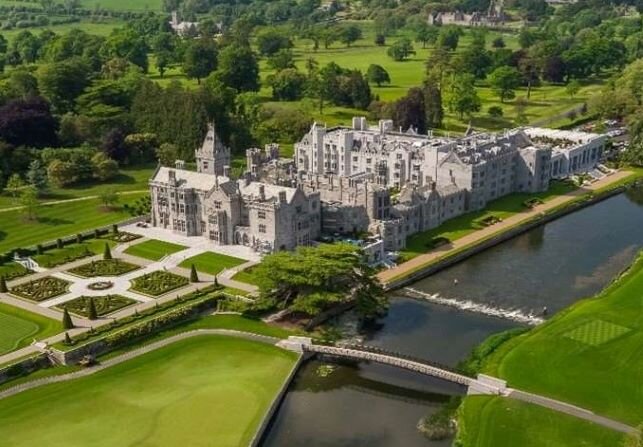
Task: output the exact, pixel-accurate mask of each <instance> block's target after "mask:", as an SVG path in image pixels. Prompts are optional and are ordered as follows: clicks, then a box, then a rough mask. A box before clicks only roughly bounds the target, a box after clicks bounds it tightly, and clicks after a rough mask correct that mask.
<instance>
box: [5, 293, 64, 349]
mask: <svg viewBox="0 0 643 447" xmlns="http://www.w3.org/2000/svg"><path fill="white" fill-rule="evenodd" d="M61 331H62V326H61V324H60V322H58V321H56V320H52V319H50V318H47V317H43V316H42V315H38V314H34V313H32V312H28V311H26V310H23V309H19V308H17V307H13V306H9V305H6V304H3V303H0V355H2V354H6V353H7V352H10V351H13V350H15V349H18V348H22V347H23V346H27V345H29V344H30V343H31V341H32V340H33V339H36V340H42V339H44V338H48V337H51V336H52V335H55V334H57V333H59V332H61Z"/></svg>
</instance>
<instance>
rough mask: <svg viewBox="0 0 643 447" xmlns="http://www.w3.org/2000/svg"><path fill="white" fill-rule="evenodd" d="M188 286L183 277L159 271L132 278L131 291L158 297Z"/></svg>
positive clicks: (186, 280)
mask: <svg viewBox="0 0 643 447" xmlns="http://www.w3.org/2000/svg"><path fill="white" fill-rule="evenodd" d="M188 284H189V281H188V279H187V278H185V277H184V276H179V275H175V274H174V273H170V272H166V271H162V270H159V271H156V272H152V273H146V274H145V275H143V276H139V277H138V278H134V279H133V280H132V287H131V290H133V291H134V292H138V293H142V294H144V295H150V296H160V295H165V294H166V293H168V292H170V291H172V290H174V289H178V288H180V287H184V286H187V285H188Z"/></svg>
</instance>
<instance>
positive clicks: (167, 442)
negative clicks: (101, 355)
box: [0, 336, 296, 447]
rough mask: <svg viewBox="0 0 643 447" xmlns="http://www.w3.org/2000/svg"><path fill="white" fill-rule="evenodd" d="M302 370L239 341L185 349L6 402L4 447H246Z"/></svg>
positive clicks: (1, 404)
mask: <svg viewBox="0 0 643 447" xmlns="http://www.w3.org/2000/svg"><path fill="white" fill-rule="evenodd" d="M295 360H296V356H295V354H294V353H291V352H287V351H284V350H282V349H279V348H276V347H274V346H270V345H265V344H261V343H257V342H251V341H247V340H242V339H236V338H231V337H223V336H203V337H194V338H191V339H189V340H184V341H180V342H177V343H174V344H172V345H170V346H167V347H164V348H161V349H159V350H157V351H154V352H151V353H148V354H145V355H143V356H141V357H138V358H136V359H134V360H130V361H127V362H125V363H122V364H120V365H117V366H114V367H112V368H109V369H107V370H105V371H101V372H99V373H96V374H95V375H92V376H89V377H85V378H82V379H77V380H75V381H72V382H66V383H60V384H54V385H47V386H45V387H42V388H37V389H34V390H30V391H27V392H24V393H22V394H18V395H16V396H13V397H10V398H7V399H5V400H1V401H0V432H1V433H2V434H3V435H2V438H3V440H2V445H3V446H7V447H9V446H11V447H32V446H34V445H39V444H46V445H47V446H48V447H81V446H83V447H84V446H89V445H91V446H93V447H122V446H141V447H142V446H150V447H151V446H154V447H166V446H167V447H175V446H181V445H183V446H190V447H201V446H203V447H205V446H217V447H238V446H239V447H241V446H247V445H248V444H249V442H250V440H251V439H252V437H253V436H254V433H255V431H256V430H257V428H258V426H259V424H260V422H261V420H262V418H263V416H264V414H265V412H266V411H267V409H268V407H269V406H270V404H271V402H272V400H273V399H274V397H275V396H276V394H277V392H278V391H279V388H280V386H281V384H282V383H283V381H284V380H285V378H286V377H287V376H288V374H289V372H290V370H291V369H292V367H293V366H294V364H295Z"/></svg>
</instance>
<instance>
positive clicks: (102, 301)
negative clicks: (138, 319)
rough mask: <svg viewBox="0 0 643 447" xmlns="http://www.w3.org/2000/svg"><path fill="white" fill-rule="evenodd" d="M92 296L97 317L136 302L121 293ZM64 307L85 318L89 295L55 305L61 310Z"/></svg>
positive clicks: (87, 310) (87, 311)
mask: <svg viewBox="0 0 643 447" xmlns="http://www.w3.org/2000/svg"><path fill="white" fill-rule="evenodd" d="M93 298H94V306H95V307H96V314H97V315H98V316H99V317H102V316H105V315H109V314H111V313H113V312H116V311H117V310H120V309H123V308H124V307H127V306H131V305H132V304H134V303H136V300H133V299H131V298H126V297H124V296H121V295H105V296H95V297H93ZM65 307H66V308H67V310H68V311H69V312H71V313H73V314H76V315H79V316H81V317H85V318H87V317H88V316H89V297H86V296H81V297H78V298H75V299H73V300H71V301H67V302H66V303H63V304H59V305H58V306H56V308H57V309H60V310H63V309H64V308H65Z"/></svg>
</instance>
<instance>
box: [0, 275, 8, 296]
mask: <svg viewBox="0 0 643 447" xmlns="http://www.w3.org/2000/svg"><path fill="white" fill-rule="evenodd" d="M8 291H9V290H7V280H6V279H4V276H0V292H2V293H7V292H8Z"/></svg>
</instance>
